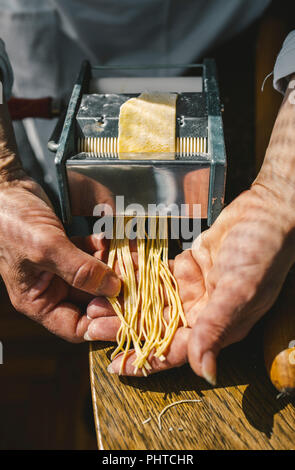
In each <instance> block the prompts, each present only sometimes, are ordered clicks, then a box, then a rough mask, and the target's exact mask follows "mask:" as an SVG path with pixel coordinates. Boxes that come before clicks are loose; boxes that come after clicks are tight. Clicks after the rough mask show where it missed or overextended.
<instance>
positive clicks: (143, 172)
mask: <svg viewBox="0 0 295 470" xmlns="http://www.w3.org/2000/svg"><path fill="white" fill-rule="evenodd" d="M183 71H185V72H183ZM147 90H148V91H157V92H175V93H177V94H178V98H177V105H176V149H175V154H174V155H172V158H171V155H165V154H163V153H162V154H155V153H145V154H143V155H142V154H140V155H139V154H132V155H131V154H130V155H129V156H128V155H127V156H126V155H125V156H124V159H121V158H119V155H118V122H119V112H120V106H121V105H122V104H123V103H124V102H125V101H126V100H128V99H129V98H131V97H135V96H138V95H139V94H140V93H141V92H143V91H147ZM48 147H49V149H50V150H51V151H53V152H56V156H55V164H56V169H57V178H58V187H59V198H60V205H61V213H62V218H63V222H64V223H65V224H67V223H69V222H70V221H71V218H72V216H86V217H91V216H93V215H95V214H94V212H93V211H94V207H95V206H96V205H97V204H100V203H105V202H110V201H113V202H115V199H116V197H118V196H123V197H124V207H123V206H120V207H118V206H117V207H116V206H115V205H114V211H115V213H114V215H123V214H124V215H130V214H129V213H128V209H126V207H129V205H130V204H131V205H132V204H134V203H135V204H139V205H141V207H143V210H144V212H145V211H148V207H149V205H150V204H152V205H153V204H155V205H158V204H161V205H164V206H167V207H168V206H171V205H176V206H178V207H180V206H181V205H184V206H185V207H186V211H185V213H184V215H185V216H186V217H189V218H191V217H194V216H195V215H194V214H195V212H193V206H194V205H199V207H200V211H199V213H198V217H199V218H201V219H205V220H206V221H207V225H208V226H210V225H211V224H212V223H213V221H214V220H215V219H216V217H217V216H218V214H219V213H220V211H221V209H222V206H223V200H224V188H225V176H226V154H225V145H224V135H223V125H222V116H221V105H220V100H219V91H218V83H217V75H216V67H215V62H214V60H213V59H205V60H204V62H203V63H201V64H190V65H165V66H156V65H151V66H129V67H125V66H121V67H120V66H118V67H116V66H91V64H90V63H89V62H88V61H84V62H83V63H82V66H81V70H80V73H79V76H78V78H77V81H76V83H75V85H74V87H73V91H72V94H71V98H70V100H69V104H68V107H67V110H66V115H65V118H64V120H61V121H60V122H59V123H58V125H57V127H56V129H55V130H54V132H53V135H52V137H51V139H50V141H49V142H48ZM111 204H112V202H111ZM182 215H183V214H182Z"/></svg>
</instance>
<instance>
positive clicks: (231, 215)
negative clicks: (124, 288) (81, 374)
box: [87, 184, 295, 383]
mask: <svg viewBox="0 0 295 470" xmlns="http://www.w3.org/2000/svg"><path fill="white" fill-rule="evenodd" d="M294 226H295V223H294V216H293V214H292V213H291V211H290V212H289V211H288V210H287V209H284V206H283V205H282V204H281V203H280V200H279V199H278V198H277V197H276V196H275V195H273V194H272V192H271V191H270V190H268V189H267V188H264V187H263V186H260V185H259V184H256V185H254V186H253V187H252V188H251V190H249V191H246V192H244V193H242V194H241V195H240V196H239V197H238V198H237V199H236V200H234V201H233V202H232V203H231V204H230V205H229V206H228V207H227V208H225V209H224V210H223V212H222V213H221V214H220V216H219V218H218V219H217V220H216V222H215V223H214V224H213V226H212V227H211V228H210V229H209V230H207V231H205V232H203V233H202V234H201V235H200V237H198V238H197V239H196V240H195V242H194V244H193V246H192V250H188V251H184V252H183V253H182V254H180V255H178V256H177V257H176V259H175V261H174V264H173V265H171V267H172V270H173V274H174V276H175V277H176V279H177V282H178V285H179V291H180V296H181V299H182V303H183V307H184V311H185V314H186V318H187V321H188V326H189V328H183V327H180V328H179V329H178V331H177V332H176V334H175V337H174V340H173V342H172V343H171V346H170V348H169V350H168V351H167V355H166V361H164V362H161V361H159V360H158V359H157V358H155V357H152V358H150V363H151V365H152V367H153V369H152V372H158V371H160V370H163V369H167V368H171V367H176V366H179V365H182V364H184V363H185V362H186V361H187V360H189V363H190V365H191V367H192V368H193V370H194V371H195V372H196V373H197V374H198V375H200V376H203V377H204V378H206V380H208V381H209V382H210V383H215V381H216V358H217V355H218V353H219V351H220V350H221V349H222V348H224V347H225V346H227V345H229V344H231V343H234V342H236V341H240V340H241V339H242V338H244V337H245V336H246V335H247V334H248V332H249V331H250V329H251V328H252V327H253V325H254V324H255V323H256V322H257V321H258V320H259V319H260V318H261V317H262V316H263V314H264V313H266V312H267V310H268V309H269V308H270V307H271V306H272V304H273V303H274V301H275V299H276V297H277V296H278V294H279V291H280V289H281V287H282V284H283V282H284V279H285V277H286V275H287V273H288V270H289V269H290V267H291V265H292V264H293V262H294V252H295V250H294V248H293V246H292V243H293V228H294ZM100 256H103V250H102V251H101V252H100ZM133 256H134V261H135V262H136V254H134V255H133ZM87 314H88V317H89V318H91V319H92V321H91V323H90V325H89V327H88V339H98V340H111V341H113V340H115V336H116V331H117V329H118V326H119V324H120V321H119V319H118V318H117V317H116V316H115V315H114V312H113V311H112V308H111V307H110V305H109V304H108V302H107V300H106V299H100V298H97V299H94V300H93V301H92V302H90V304H89V306H88V309H87ZM133 361H134V353H132V354H131V355H130V356H129V357H128V359H127V361H126V366H125V371H124V374H126V375H133V374H134V372H133V371H134V368H133V366H132V362H133ZM119 368H120V356H118V357H117V358H116V359H114V361H113V363H112V364H111V367H110V368H109V370H110V371H111V372H114V373H118V371H119ZM137 375H141V374H140V372H138V374H137Z"/></svg>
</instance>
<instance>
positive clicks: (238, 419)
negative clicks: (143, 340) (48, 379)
mask: <svg viewBox="0 0 295 470" xmlns="http://www.w3.org/2000/svg"><path fill="white" fill-rule="evenodd" d="M285 301H286V299H285V298H284V292H282V295H281V296H280V299H279V302H281V303H282V305H284V302H285ZM266 320H267V316H266ZM266 320H265V319H264V320H262V321H261V322H260V323H259V324H258V325H256V327H255V328H254V329H253V330H252V332H251V333H250V335H248V337H247V338H246V339H245V340H244V341H242V342H240V343H238V344H235V345H232V346H230V347H228V348H227V349H225V350H224V351H222V353H221V355H220V357H219V362H218V370H219V377H218V385H217V386H216V387H214V388H212V387H210V386H209V385H208V384H207V383H206V382H205V381H204V380H203V379H201V378H200V377H198V376H196V375H195V374H194V373H193V372H192V371H191V369H190V367H189V366H188V365H186V366H184V367H181V368H179V369H174V370H171V371H167V372H164V373H161V374H157V375H154V376H151V377H148V378H127V377H118V376H113V375H110V374H109V373H108V372H107V371H106V368H107V365H108V364H109V363H110V359H109V358H110V354H111V352H112V350H113V346H114V345H113V344H111V343H96V342H95V343H92V344H91V345H90V374H91V388H92V397H93V408H94V417H95V423H96V432H97V441H98V448H99V449H106V450H135V449H136V450H140V449H148V450H168V449H180V450H184V449H189V450H192V449H196V450H198V449H200V450H201V449H237V450H238V449H244V450H246V449H270V450H271V449H295V407H294V404H295V400H294V399H290V398H280V399H277V394H278V392H277V391H276V390H275V389H274V387H273V386H272V384H271V382H270V380H269V378H268V376H267V373H266V369H265V366H264V361H263V339H262V338H263V328H264V322H265V321H266ZM185 399H201V402H199V403H184V404H181V405H177V406H174V407H172V408H171V409H169V410H168V411H167V412H166V413H165V414H164V416H163V418H162V432H161V431H160V430H159V428H158V422H157V416H158V414H159V413H160V412H161V410H162V409H163V408H164V407H165V406H166V405H168V404H170V403H172V402H174V401H178V400H185ZM149 416H151V417H152V420H151V421H150V422H149V423H146V424H142V422H143V421H144V420H146V419H147V418H148V417H149ZM169 428H173V430H169ZM179 428H182V429H183V430H179Z"/></svg>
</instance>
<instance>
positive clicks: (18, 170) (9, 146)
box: [0, 71, 24, 184]
mask: <svg viewBox="0 0 295 470" xmlns="http://www.w3.org/2000/svg"><path fill="white" fill-rule="evenodd" d="M0 80H1V81H2V77H1V71H0ZM23 175H24V171H23V169H22V165H21V161H20V159H19V156H18V152H17V146H16V141H15V136H14V131H13V127H12V123H11V119H10V115H9V112H8V108H7V104H6V102H5V98H4V96H3V104H0V183H1V184H2V183H5V182H8V181H11V180H15V179H18V178H21V177H22V176H23Z"/></svg>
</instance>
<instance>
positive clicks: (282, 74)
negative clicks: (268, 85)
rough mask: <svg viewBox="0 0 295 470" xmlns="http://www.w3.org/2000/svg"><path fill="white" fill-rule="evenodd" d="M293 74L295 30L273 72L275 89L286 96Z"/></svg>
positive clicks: (285, 44)
mask: <svg viewBox="0 0 295 470" xmlns="http://www.w3.org/2000/svg"><path fill="white" fill-rule="evenodd" d="M293 73H295V30H294V31H291V33H289V34H288V36H287V37H286V39H285V41H284V43H283V46H282V49H281V50H280V53H279V55H278V57H277V60H276V63H275V67H274V71H273V75H274V77H273V86H274V88H275V89H276V90H278V91H279V92H281V93H283V94H284V93H285V91H286V88H287V85H288V82H289V77H290V75H292V74H293Z"/></svg>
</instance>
